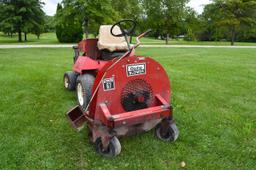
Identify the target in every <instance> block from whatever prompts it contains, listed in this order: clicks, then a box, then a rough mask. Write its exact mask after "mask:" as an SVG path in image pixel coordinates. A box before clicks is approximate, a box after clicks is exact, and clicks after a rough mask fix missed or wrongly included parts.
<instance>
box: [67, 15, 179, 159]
mask: <svg viewBox="0 0 256 170" xmlns="http://www.w3.org/2000/svg"><path fill="white" fill-rule="evenodd" d="M127 25H130V27H129V29H127ZM135 27H136V23H135V21H133V20H122V21H119V22H117V23H116V24H114V25H103V26H101V27H100V30H99V36H98V39H87V40H83V41H81V42H80V43H79V45H78V46H77V47H74V50H75V57H74V66H73V71H70V72H66V73H65V74H64V86H65V88H66V89H68V90H76V94H77V101H78V106H76V107H75V108H73V109H72V110H70V111H69V112H68V113H67V117H68V119H69V120H70V122H71V124H72V125H73V127H74V128H76V129H77V130H80V129H81V128H82V127H83V126H84V124H85V123H87V125H88V127H89V128H88V129H89V137H90V140H91V141H92V142H93V143H94V144H95V147H96V150H97V152H99V153H100V154H102V155H104V156H107V157H113V156H116V155H118V154H119V153H120V152H121V145H120V142H119V140H118V137H122V136H128V135H133V134H137V133H140V132H145V131H149V130H151V129H153V128H155V133H156V136H157V137H158V138H159V139H161V140H164V141H175V140H176V139H177V138H178V135H179V131H178V129H177V127H176V124H175V122H174V120H173V114H172V106H171V105H170V98H171V88H170V82H169V78H168V76H167V74H166V72H165V70H164V69H163V67H162V66H161V65H160V64H159V63H158V62H156V61H155V60H153V59H152V58H149V57H144V56H138V55H135V48H137V47H138V46H139V45H140V41H139V39H140V38H142V37H143V36H145V35H146V34H147V33H148V32H149V31H147V32H145V33H143V34H141V35H140V36H138V37H137V44H135V45H131V44H130V43H129V40H128V36H129V35H131V33H133V32H134V30H135Z"/></svg>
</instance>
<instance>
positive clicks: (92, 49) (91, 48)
mask: <svg viewBox="0 0 256 170" xmlns="http://www.w3.org/2000/svg"><path fill="white" fill-rule="evenodd" d="M97 43H98V39H86V40H82V41H81V42H80V43H79V44H78V48H79V51H80V52H83V53H84V55H86V56H88V57H90V58H92V59H98V58H99V57H100V51H99V49H98V46H97Z"/></svg>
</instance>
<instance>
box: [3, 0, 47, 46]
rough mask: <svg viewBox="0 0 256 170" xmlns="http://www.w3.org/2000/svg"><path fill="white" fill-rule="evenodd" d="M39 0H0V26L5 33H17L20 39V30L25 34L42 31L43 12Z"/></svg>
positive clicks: (20, 39) (38, 33)
mask: <svg viewBox="0 0 256 170" xmlns="http://www.w3.org/2000/svg"><path fill="white" fill-rule="evenodd" d="M42 4H43V3H42V2H41V1H40V0H29V1H28V0H1V1H0V7H1V12H0V15H1V21H0V27H1V29H2V31H4V32H6V33H15V32H17V33H18V35H19V36H18V38H19V41H22V32H24V33H25V40H26V34H27V33H28V32H31V31H32V30H33V31H35V33H36V34H37V35H40V33H41V32H42V26H43V25H44V16H45V14H44V12H43V10H42Z"/></svg>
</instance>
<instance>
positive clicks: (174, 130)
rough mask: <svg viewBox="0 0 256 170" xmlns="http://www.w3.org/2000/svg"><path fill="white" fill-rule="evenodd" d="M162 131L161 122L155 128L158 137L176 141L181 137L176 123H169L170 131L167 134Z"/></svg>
mask: <svg viewBox="0 0 256 170" xmlns="http://www.w3.org/2000/svg"><path fill="white" fill-rule="evenodd" d="M160 131H161V123H160V124H158V125H157V127H156V129H155V134H156V136H157V138H158V139H160V140H162V141H167V142H175V141H176V140H177V139H178V137H179V129H178V127H177V126H176V124H175V123H170V124H169V127H168V132H167V134H166V135H165V136H162V135H161V133H160Z"/></svg>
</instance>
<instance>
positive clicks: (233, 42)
mask: <svg viewBox="0 0 256 170" xmlns="http://www.w3.org/2000/svg"><path fill="white" fill-rule="evenodd" d="M235 39H236V29H235V27H234V26H233V27H232V30H231V45H232V46H233V45H234V44H235Z"/></svg>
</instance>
